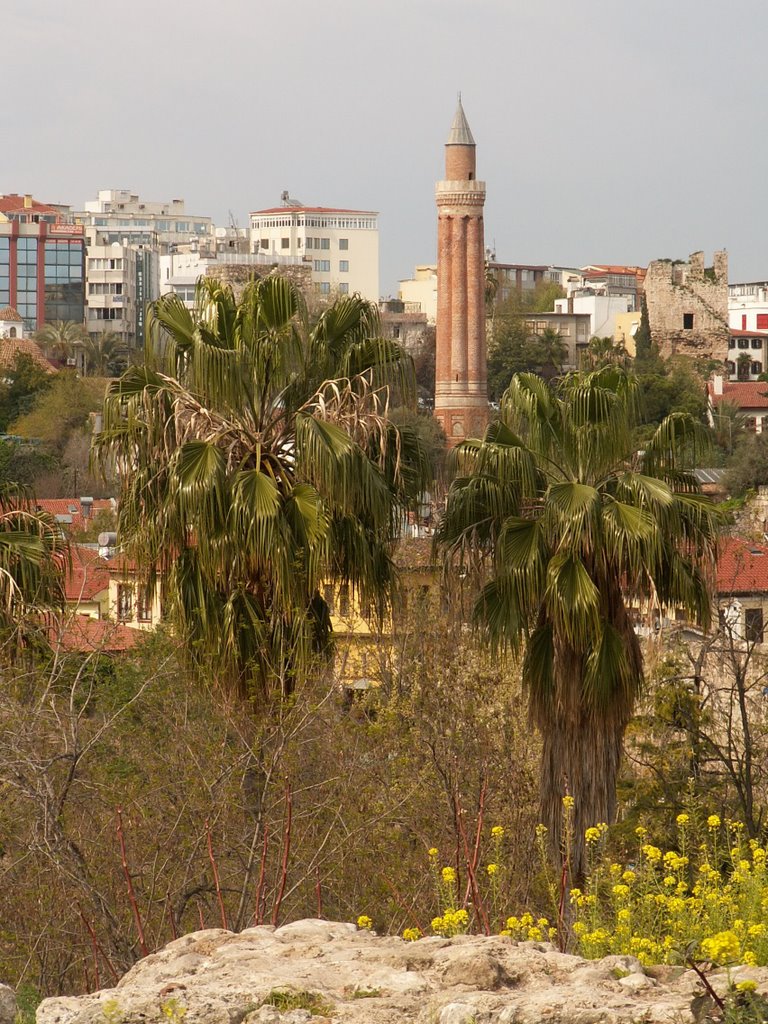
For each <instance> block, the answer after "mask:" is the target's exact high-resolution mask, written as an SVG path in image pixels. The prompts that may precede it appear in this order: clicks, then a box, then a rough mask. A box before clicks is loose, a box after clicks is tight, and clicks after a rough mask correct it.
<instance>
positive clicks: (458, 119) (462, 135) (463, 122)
mask: <svg viewBox="0 0 768 1024" xmlns="http://www.w3.org/2000/svg"><path fill="white" fill-rule="evenodd" d="M474 145H475V140H474V139H473V138H472V132H471V131H470V130H469V122H468V121H467V115H466V114H465V113H464V107H462V105H461V93H459V105H458V107H456V114H455V116H454V118H453V124H452V125H451V131H450V134H449V135H448V141H447V142H446V146H474Z"/></svg>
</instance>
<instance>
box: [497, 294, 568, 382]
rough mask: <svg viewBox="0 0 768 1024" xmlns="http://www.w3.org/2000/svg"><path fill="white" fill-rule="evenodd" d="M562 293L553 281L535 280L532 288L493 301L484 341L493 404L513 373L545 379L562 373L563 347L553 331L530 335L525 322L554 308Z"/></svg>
mask: <svg viewBox="0 0 768 1024" xmlns="http://www.w3.org/2000/svg"><path fill="white" fill-rule="evenodd" d="M563 294H564V292H563V289H562V288H561V287H560V285H559V284H557V282H555V281H539V282H538V283H537V285H536V287H535V288H526V289H522V290H520V291H517V290H516V289H515V290H513V291H512V292H511V293H510V294H509V295H508V296H507V297H506V299H505V300H504V302H501V303H499V302H496V301H494V304H493V306H492V307H491V308H492V316H491V320H490V331H489V339H488V394H489V397H490V399H491V401H493V402H497V401H498V400H499V399H500V398H501V396H502V394H503V393H504V390H505V389H506V387H507V386H508V384H509V382H510V380H511V379H512V377H513V375H514V374H515V373H526V372H530V373H538V374H542V375H543V376H546V377H549V378H551V377H553V376H556V375H557V374H558V373H560V372H562V366H563V363H564V362H565V359H566V357H567V347H566V346H565V344H564V343H563V341H562V338H561V337H560V335H559V334H558V332H557V331H554V330H553V329H552V328H547V329H546V330H545V332H544V334H542V335H536V334H533V333H532V332H531V331H529V330H528V329H527V328H526V326H525V323H526V319H527V318H530V316H531V314H533V313H543V312H546V311H548V310H551V309H552V308H553V307H554V303H555V299H559V298H562V296H563Z"/></svg>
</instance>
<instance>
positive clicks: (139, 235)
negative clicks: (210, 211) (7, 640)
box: [73, 188, 216, 253]
mask: <svg viewBox="0 0 768 1024" xmlns="http://www.w3.org/2000/svg"><path fill="white" fill-rule="evenodd" d="M73 218H74V221H75V223H76V224H81V225H82V226H83V227H86V228H97V229H98V232H99V237H100V241H101V244H102V245H112V243H113V242H118V243H120V244H123V245H127V244H129V243H130V244H132V245H141V246H145V247H149V248H154V249H157V250H158V252H175V251H178V250H179V249H181V248H183V247H186V248H191V249H197V250H199V251H203V250H207V251H210V252H211V253H214V252H215V251H216V237H215V229H214V226H213V221H212V220H211V218H210V217H201V216H192V214H189V213H187V212H186V210H185V206H184V200H183V199H171V200H170V201H169V202H160V203H153V202H147V201H146V200H144V199H142V198H141V197H140V196H139V195H138V194H137V193H135V192H131V191H129V190H127V189H112V188H108V189H101V191H100V192H99V194H98V197H97V198H96V199H95V200H92V201H89V202H87V203H86V204H85V208H84V209H83V210H78V211H76V212H75V213H74V214H73Z"/></svg>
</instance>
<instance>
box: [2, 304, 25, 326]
mask: <svg viewBox="0 0 768 1024" xmlns="http://www.w3.org/2000/svg"><path fill="white" fill-rule="evenodd" d="M0 320H4V321H5V322H6V323H8V322H9V321H12V322H13V323H17V324H23V323H24V321H23V319H22V318H21V315H20V314H19V313H18V312H17V311H16V310H15V309H14V308H13V306H3V308H2V309H0Z"/></svg>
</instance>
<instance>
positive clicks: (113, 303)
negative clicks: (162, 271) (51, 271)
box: [86, 227, 160, 349]
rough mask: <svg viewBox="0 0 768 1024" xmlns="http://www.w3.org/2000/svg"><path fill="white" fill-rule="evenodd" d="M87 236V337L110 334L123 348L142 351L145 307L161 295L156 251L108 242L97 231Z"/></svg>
mask: <svg viewBox="0 0 768 1024" xmlns="http://www.w3.org/2000/svg"><path fill="white" fill-rule="evenodd" d="M86 233H87V238H88V250H87V258H86V288H87V294H86V305H87V312H86V327H87V329H88V333H89V334H94V335H96V334H100V333H101V332H102V331H110V332H111V333H113V334H115V335H117V336H118V337H119V338H120V339H121V341H122V342H123V344H124V345H125V346H126V348H128V349H133V348H141V346H142V345H143V344H144V322H145V318H146V307H147V303H148V302H151V301H153V300H154V299H156V298H157V297H158V295H159V294H160V279H159V269H158V252H157V249H156V248H155V247H153V246H148V245H144V244H141V243H134V242H130V241H128V240H125V241H123V242H111V243H110V242H107V241H106V238H105V236H104V235H102V233H101V231H100V229H98V228H93V227H89V228H86Z"/></svg>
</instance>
